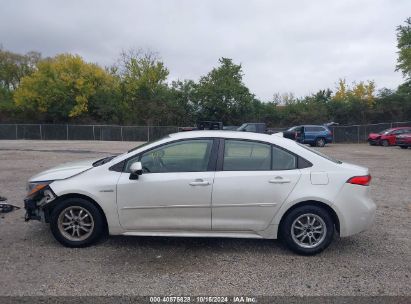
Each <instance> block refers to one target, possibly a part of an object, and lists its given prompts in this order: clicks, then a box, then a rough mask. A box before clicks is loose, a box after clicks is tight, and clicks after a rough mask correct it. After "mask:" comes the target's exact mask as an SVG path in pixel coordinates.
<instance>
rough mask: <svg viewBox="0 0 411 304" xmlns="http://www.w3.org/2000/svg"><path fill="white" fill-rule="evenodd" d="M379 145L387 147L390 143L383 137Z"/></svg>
mask: <svg viewBox="0 0 411 304" xmlns="http://www.w3.org/2000/svg"><path fill="white" fill-rule="evenodd" d="M381 145H382V146H383V147H388V146H389V145H390V143H389V142H388V140H386V139H384V140H383V141H381Z"/></svg>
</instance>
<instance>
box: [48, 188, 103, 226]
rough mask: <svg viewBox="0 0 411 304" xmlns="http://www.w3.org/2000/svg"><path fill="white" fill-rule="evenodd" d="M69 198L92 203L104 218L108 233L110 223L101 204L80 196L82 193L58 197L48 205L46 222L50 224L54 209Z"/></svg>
mask: <svg viewBox="0 0 411 304" xmlns="http://www.w3.org/2000/svg"><path fill="white" fill-rule="evenodd" d="M68 198H82V199H84V200H87V201H89V202H90V203H92V204H93V205H94V206H95V207H96V208H97V209H98V210H99V211H100V214H101V216H102V217H103V221H104V229H105V231H106V232H107V231H108V221H107V217H106V214H105V213H104V210H103V208H101V206H100V205H99V203H97V202H96V201H95V200H94V199H92V198H91V197H89V196H87V195H84V194H80V193H67V194H63V195H61V196H58V197H57V198H56V199H55V200H53V201H52V202H51V203H50V204H48V205H47V206H45V208H44V211H45V218H46V222H47V223H49V222H50V215H51V213H52V211H53V209H54V207H55V206H57V204H58V203H59V202H61V201H63V200H65V199H68Z"/></svg>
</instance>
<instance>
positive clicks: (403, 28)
mask: <svg viewBox="0 0 411 304" xmlns="http://www.w3.org/2000/svg"><path fill="white" fill-rule="evenodd" d="M397 48H398V59H397V66H396V71H401V72H402V74H403V75H404V77H407V78H408V79H411V17H410V18H408V19H407V20H405V25H400V26H398V27H397Z"/></svg>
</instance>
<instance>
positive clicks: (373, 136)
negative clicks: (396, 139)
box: [368, 133, 381, 139]
mask: <svg viewBox="0 0 411 304" xmlns="http://www.w3.org/2000/svg"><path fill="white" fill-rule="evenodd" d="M378 137H381V134H378V133H370V134H369V135H368V138H373V139H374V138H378Z"/></svg>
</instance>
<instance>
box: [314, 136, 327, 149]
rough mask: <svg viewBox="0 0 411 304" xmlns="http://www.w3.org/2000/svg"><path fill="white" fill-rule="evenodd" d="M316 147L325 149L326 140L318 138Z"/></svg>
mask: <svg viewBox="0 0 411 304" xmlns="http://www.w3.org/2000/svg"><path fill="white" fill-rule="evenodd" d="M315 145H316V146H317V147H324V146H325V139H324V138H317V140H316V141H315Z"/></svg>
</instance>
